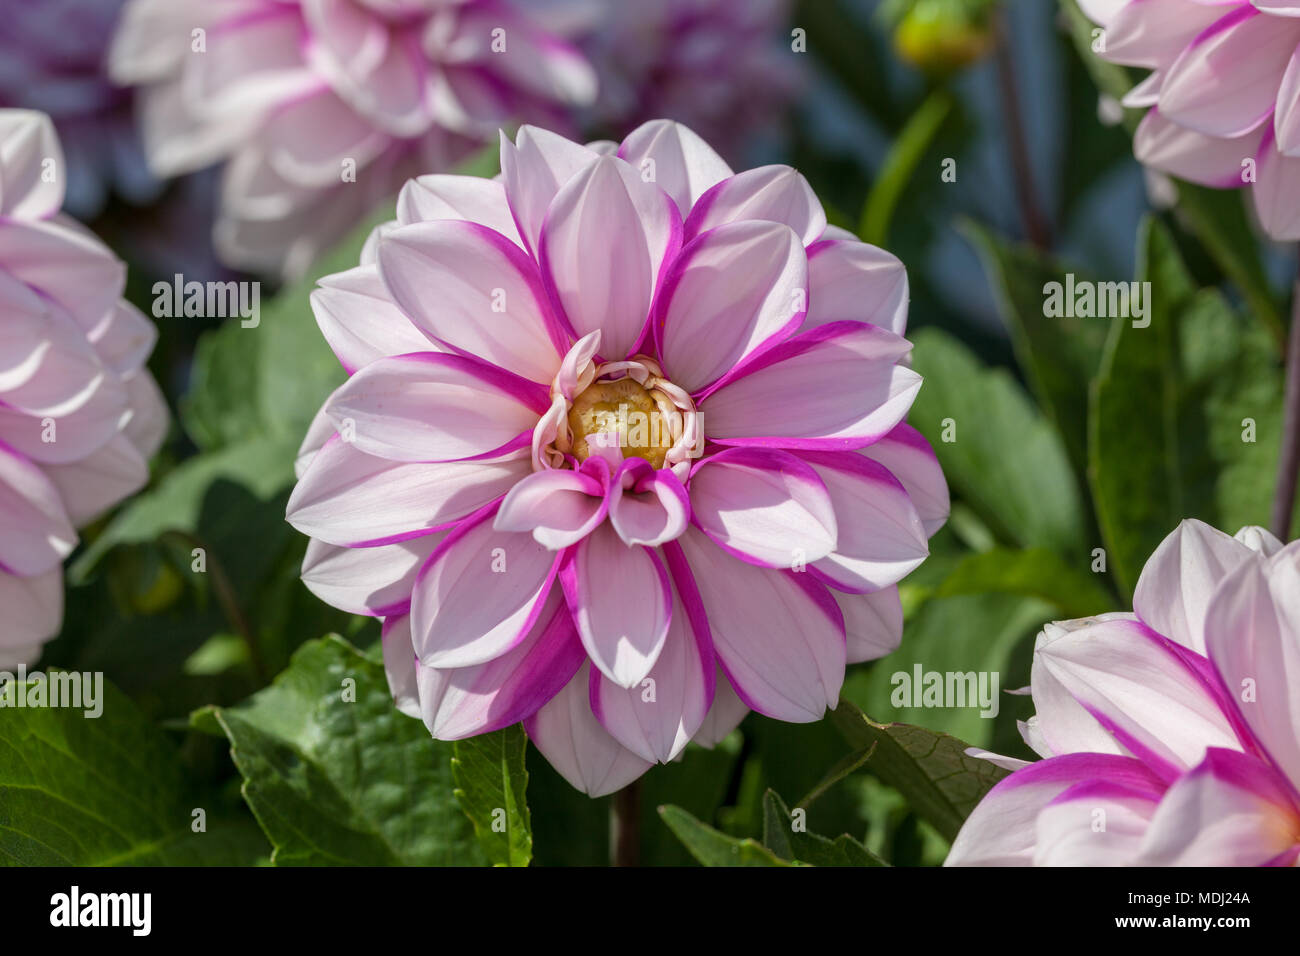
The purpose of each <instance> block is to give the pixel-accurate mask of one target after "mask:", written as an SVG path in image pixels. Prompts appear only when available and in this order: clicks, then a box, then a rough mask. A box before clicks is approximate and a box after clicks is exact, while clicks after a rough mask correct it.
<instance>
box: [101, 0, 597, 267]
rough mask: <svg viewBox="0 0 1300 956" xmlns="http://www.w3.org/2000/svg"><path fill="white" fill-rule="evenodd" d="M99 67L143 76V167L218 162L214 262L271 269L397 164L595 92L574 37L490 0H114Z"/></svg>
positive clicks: (379, 196) (549, 113)
mask: <svg viewBox="0 0 1300 956" xmlns="http://www.w3.org/2000/svg"><path fill="white" fill-rule="evenodd" d="M111 71H112V75H113V77H114V78H115V79H116V80H118V81H119V82H121V83H124V84H135V85H139V86H141V87H142V90H141V93H140V95H141V116H142V124H143V131H144V141H145V149H146V152H147V155H148V158H149V163H150V166H151V168H152V169H153V170H154V172H155V173H156V174H157V175H159V176H175V175H178V174H181V173H187V172H194V171H196V170H200V169H203V168H205V167H208V166H211V165H214V164H216V163H219V162H224V163H226V165H225V168H224V172H223V179H222V194H221V205H220V212H219V218H218V221H217V224H216V232H215V241H216V245H217V249H218V252H219V254H220V256H221V258H222V260H223V261H224V262H225V263H226V264H228V265H231V266H234V267H237V268H243V269H247V270H250V271H254V272H259V273H263V274H268V275H283V276H287V277H293V276H298V275H301V274H302V273H304V272H305V271H306V270H307V268H308V267H309V266H310V265H311V264H312V262H313V261H314V260H315V259H316V257H317V256H318V255H319V254H320V253H321V251H322V250H324V249H328V248H329V247H330V246H332V245H333V244H334V243H335V242H337V241H338V240H339V239H341V238H342V237H343V236H345V235H346V234H347V233H348V232H349V231H350V230H351V229H353V228H354V227H356V226H357V225H358V224H359V223H360V222H361V221H362V220H363V219H364V218H365V217H366V216H367V215H369V214H370V213H371V212H373V211H374V209H375V208H376V207H377V206H378V205H379V204H380V203H382V202H383V201H384V200H386V199H388V198H390V197H391V196H392V195H393V194H395V193H396V191H397V189H398V188H399V187H400V186H401V184H402V183H403V182H405V181H406V180H407V179H409V178H411V177H413V176H416V175H419V174H421V173H427V172H432V171H439V170H446V169H449V168H451V167H452V166H454V165H455V164H456V163H458V162H460V161H462V160H464V159H466V158H467V157H468V156H470V155H471V154H472V153H473V152H474V151H475V150H476V149H477V148H478V147H480V146H482V145H483V144H484V143H487V142H490V141H492V139H493V138H494V137H495V135H496V133H497V130H498V129H499V128H500V126H501V125H502V124H504V123H507V122H510V121H517V120H519V119H529V118H531V119H538V120H542V121H551V122H563V118H564V112H563V109H564V108H566V107H572V106H575V105H581V104H583V103H586V102H590V101H591V99H592V98H593V97H594V96H595V92H596V81H595V77H594V76H592V74H591V71H590V68H589V67H588V66H587V64H586V62H585V60H584V59H583V58H582V57H581V56H580V55H579V54H578V53H577V52H576V51H574V50H572V49H571V48H569V47H568V46H567V44H565V43H564V42H563V41H562V40H561V39H560V38H559V37H557V36H554V35H551V34H549V33H546V32H544V31H543V30H541V29H539V28H538V27H537V26H536V25H535V24H533V23H532V22H531V21H529V20H528V19H527V18H526V17H525V16H523V15H521V14H519V13H518V12H515V11H514V10H512V9H511V8H509V7H507V6H505V5H504V4H503V3H501V2H497V0H466V2H463V3H454V4H444V3H429V2H423V0H416V2H411V3H392V2H378V0H304V2H303V3H301V4H296V3H295V4H286V3H281V2H278V0H204V2H200V0H130V2H129V3H128V4H127V6H126V8H125V11H124V14H123V17H122V20H121V24H120V27H119V29H118V32H117V34H116V36H115V38H114V45H113V51H112V57H111Z"/></svg>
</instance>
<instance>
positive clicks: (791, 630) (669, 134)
mask: <svg viewBox="0 0 1300 956" xmlns="http://www.w3.org/2000/svg"><path fill="white" fill-rule="evenodd" d="M501 168H502V170H503V172H502V175H501V176H500V177H499V178H498V179H497V180H495V181H490V180H483V179H473V178H467V177H458V176H438V175H433V176H424V177H421V178H419V179H417V180H414V181H412V182H410V183H408V184H407V185H406V187H405V188H404V189H403V190H402V193H401V195H400V197H399V200H398V207H397V210H398V219H397V221H396V222H395V223H392V224H389V225H386V226H381V227H380V228H379V229H378V230H376V233H375V235H374V236H373V237H372V240H371V242H370V243H369V244H368V245H367V247H366V249H365V251H364V252H363V254H362V264H361V266H360V267H359V268H356V269H353V270H351V271H348V272H344V273H341V274H339V275H335V276H331V277H328V278H326V279H323V280H322V281H321V283H320V285H321V287H320V288H319V289H318V290H317V291H316V292H315V293H314V294H313V297H312V304H313V306H314V308H315V313H316V318H317V321H318V322H319V324H320V327H321V331H322V332H323V333H324V335H325V338H326V339H327V340H328V341H329V343H330V345H331V346H332V347H333V349H334V352H335V354H336V355H337V356H338V358H339V361H340V362H341V363H342V365H343V366H344V368H345V369H346V370H347V371H348V372H349V373H350V377H349V379H348V380H347V382H346V383H344V384H343V385H342V386H341V387H340V388H339V389H338V390H337V391H336V392H335V393H334V394H333V395H332V396H331V397H330V398H329V400H328V401H327V402H326V403H325V406H324V407H323V409H322V411H321V413H320V414H319V415H318V417H317V419H316V421H315V423H314V424H313V426H312V428H311V429H310V432H309V434H308V436H307V439H306V441H305V442H304V446H303V451H302V457H301V460H300V463H299V464H300V476H301V477H300V481H299V483H298V485H297V487H296V488H295V489H294V492H293V495H292V496H291V498H290V500H289V505H288V519H289V521H290V522H291V523H292V524H293V525H294V526H295V527H297V528H298V529H299V530H301V531H302V532H304V533H305V534H307V535H309V536H310V537H311V539H312V540H311V542H310V544H309V546H308V550H307V556H306V560H305V562H304V564H303V580H304V582H305V583H306V585H307V586H308V587H309V588H310V589H311V590H312V591H314V592H315V593H316V594H317V595H318V596H320V597H321V598H323V599H324V600H325V601H327V602H329V603H330V604H333V605H335V606H336V607H339V608H342V609H344V610H347V611H351V612H354V613H360V614H371V615H376V616H379V617H382V618H383V619H384V625H383V650H384V659H385V664H386V667H387V670H388V674H389V680H390V683H391V686H392V690H393V693H394V696H395V698H396V701H397V704H398V706H400V707H401V708H402V709H403V710H405V711H406V712H408V713H410V714H412V715H417V716H420V717H422V718H423V719H424V721H425V723H426V724H427V725H428V727H429V730H430V732H431V733H432V734H433V735H434V736H435V737H437V738H439V739H457V738H462V737H468V736H472V735H475V734H481V733H486V732H489V731H492V730H496V729H498V728H501V727H505V726H508V725H510V724H514V723H517V722H519V721H525V724H526V727H527V730H528V733H529V735H530V737H531V738H532V740H533V742H534V743H535V744H536V745H537V747H538V748H539V749H540V750H541V752H542V753H543V754H544V755H545V756H546V757H547V758H548V759H549V760H550V761H551V763H552V764H553V765H554V766H555V767H556V768H557V769H558V770H559V772H560V773H562V774H563V775H564V776H565V777H566V778H567V779H568V780H569V781H570V782H571V783H572V784H573V785H574V786H575V787H578V788H579V789H581V790H583V791H585V792H587V793H590V794H592V795H599V794H604V793H608V792H611V791H613V790H616V789H618V788H620V787H622V786H624V785H625V784H627V783H628V782H629V781H631V780H633V779H635V778H636V777H637V776H639V775H640V774H641V773H643V772H644V771H645V770H646V769H647V768H648V767H650V766H651V765H652V764H653V763H654V762H656V761H667V760H671V759H673V758H674V757H676V756H677V755H678V754H679V753H680V752H681V750H682V748H683V747H684V746H685V745H686V743H687V742H688V741H689V740H691V739H692V738H694V739H696V740H699V741H701V742H704V743H711V742H713V741H716V740H718V739H720V738H721V737H723V736H725V735H726V734H727V733H728V732H729V731H730V730H731V729H732V728H734V727H735V725H736V724H737V723H738V722H739V721H740V719H741V717H743V716H744V714H745V712H746V710H747V709H748V708H752V709H754V710H756V711H758V712H760V713H763V714H766V715H768V716H770V717H775V718H777V719H780V720H787V721H813V720H816V719H818V718H819V717H821V716H822V715H823V713H824V712H825V710H826V708H827V707H828V706H833V705H834V704H835V703H836V700H837V697H838V694H839V689H840V684H841V681H842V679H843V676H844V668H845V664H846V662H848V661H857V660H865V659H868V658H873V657H878V656H881V655H883V654H885V653H887V652H888V651H890V650H891V649H892V648H893V647H894V646H896V644H897V641H898V638H899V632H900V628H901V622H902V612H901V608H900V606H899V600H898V593H897V589H896V588H895V587H894V584H895V583H896V582H897V581H898V580H899V579H900V578H902V577H903V575H905V574H907V573H908V571H910V570H911V569H912V568H914V567H916V565H917V564H919V563H920V562H921V561H922V560H923V559H924V557H925V556H926V553H927V543H926V538H927V535H928V534H931V533H933V532H934V531H935V530H936V529H937V528H938V527H939V526H940V525H941V524H942V523H943V521H944V519H945V517H946V515H947V508H948V495H947V488H946V485H945V483H944V480H943V476H942V474H941V472H940V470H939V467H938V464H937V462H936V460H935V458H934V454H933V452H932V451H931V449H930V448H929V446H928V445H927V444H926V442H925V440H924V439H923V438H922V437H921V436H920V435H919V434H918V433H917V432H916V431H915V430H913V429H912V428H910V427H909V426H908V425H906V424H905V423H904V421H903V418H904V416H905V415H906V413H907V410H908V408H909V406H910V405H911V402H912V399H913V396H914V395H915V394H916V391H917V389H918V388H919V387H920V384H921V382H920V378H919V376H917V375H916V373H914V372H913V371H911V370H910V369H909V368H907V367H906V366H905V365H904V364H903V360H904V358H905V356H906V355H907V354H908V351H909V349H910V345H909V343H908V342H907V341H906V340H905V339H904V338H903V337H902V332H903V330H904V325H905V322H906V315H907V279H906V275H905V273H904V270H903V267H902V265H901V263H899V261H898V260H897V259H895V258H894V257H893V256H891V255H889V254H888V253H886V252H883V251H881V250H879V249H876V248H874V247H872V246H869V245H866V244H864V243H862V242H859V241H857V240H856V239H854V238H853V237H852V236H850V235H849V234H848V233H845V232H843V231H842V230H838V229H835V228H833V227H828V226H827V224H826V217H825V214H824V213H823V211H822V208H821V206H820V204H819V203H818V201H817V199H816V197H815V196H814V195H813V193H812V190H811V189H810V188H809V186H808V184H807V182H806V181H805V180H804V179H803V177H802V176H800V175H799V174H798V173H797V172H795V171H794V170H792V169H790V168H788V167H785V166H769V167H763V168H758V169H752V170H749V171H748V172H742V173H739V174H733V172H732V171H731V169H729V168H728V167H727V165H726V164H725V163H724V162H723V161H722V160H721V159H720V158H719V157H718V156H717V154H716V153H714V152H713V151H712V150H711V149H710V148H709V147H708V146H707V145H706V144H705V143H704V142H703V141H702V140H701V139H700V138H699V137H698V136H696V135H695V134H694V133H693V132H691V131H690V130H689V129H687V128H685V127H683V126H679V125H677V124H675V123H671V122H667V121H656V122H651V123H648V124H646V125H644V126H641V127H640V128H638V129H637V130H636V131H634V132H633V133H632V134H631V135H630V136H628V137H627V139H625V140H624V141H623V142H622V143H621V144H619V145H617V146H615V144H612V143H605V144H593V145H591V146H583V145H580V144H577V143H573V142H570V141H569V140H566V139H564V138H562V137H560V136H558V135H556V134H554V133H549V132H546V131H544V130H540V129H536V128H533V127H529V126H525V127H522V128H521V129H520V131H519V134H518V138H517V140H516V141H515V142H513V143H512V142H510V141H509V140H508V139H506V138H505V137H502V143H501Z"/></svg>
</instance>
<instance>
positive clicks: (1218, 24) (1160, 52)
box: [1080, 0, 1300, 240]
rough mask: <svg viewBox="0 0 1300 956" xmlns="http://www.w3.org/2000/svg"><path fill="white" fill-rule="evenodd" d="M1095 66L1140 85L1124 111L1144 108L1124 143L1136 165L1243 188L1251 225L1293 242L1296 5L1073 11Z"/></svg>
mask: <svg viewBox="0 0 1300 956" xmlns="http://www.w3.org/2000/svg"><path fill="white" fill-rule="evenodd" d="M1080 6H1081V7H1082V8H1083V10H1084V12H1085V13H1086V14H1087V15H1088V16H1089V17H1090V18H1091V19H1092V20H1093V21H1094V22H1096V23H1099V24H1101V25H1102V26H1103V27H1104V28H1105V47H1106V48H1105V51H1104V52H1102V53H1100V54H1099V55H1101V56H1102V57H1103V58H1105V59H1107V60H1110V61H1111V62H1114V63H1121V64H1124V65H1128V66H1136V67H1144V68H1146V69H1149V70H1151V74H1150V75H1149V76H1148V77H1147V78H1146V79H1145V80H1143V81H1142V82H1141V83H1140V84H1138V85H1137V86H1135V87H1134V88H1133V89H1132V90H1131V91H1130V92H1129V94H1128V96H1127V97H1126V98H1125V100H1124V104H1125V105H1126V106H1129V107H1134V108H1146V107H1149V108H1150V109H1149V110H1148V112H1147V114H1146V116H1145V117H1144V118H1143V120H1142V123H1141V125H1139V126H1138V129H1137V132H1136V134H1135V135H1134V138H1133V149H1134V152H1135V153H1136V155H1137V158H1138V159H1139V160H1140V161H1141V162H1143V163H1145V164H1146V165H1148V166H1150V167H1152V168H1154V169H1158V170H1161V171H1163V172H1166V173H1170V174H1172V175H1174V176H1178V177H1180V178H1182V179H1186V180H1189V181H1190V182H1194V183H1201V184H1202V185H1206V186H1213V187H1215V188H1219V189H1230V188H1234V187H1238V186H1242V185H1246V184H1253V185H1252V188H1251V196H1252V198H1253V199H1254V205H1255V210H1256V212H1257V213H1258V216H1259V220H1260V224H1261V225H1262V226H1263V227H1264V229H1265V231H1267V232H1268V234H1269V235H1270V236H1272V237H1273V238H1274V239H1279V240H1291V239H1300V95H1297V94H1298V93H1300V53H1297V50H1298V49H1300V2H1295V0H1080Z"/></svg>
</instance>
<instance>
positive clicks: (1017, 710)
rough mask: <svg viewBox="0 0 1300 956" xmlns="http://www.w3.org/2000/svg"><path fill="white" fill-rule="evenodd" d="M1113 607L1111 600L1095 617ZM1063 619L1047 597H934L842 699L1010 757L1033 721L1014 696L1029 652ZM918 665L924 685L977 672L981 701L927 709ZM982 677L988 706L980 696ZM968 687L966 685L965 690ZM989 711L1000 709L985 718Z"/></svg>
mask: <svg viewBox="0 0 1300 956" xmlns="http://www.w3.org/2000/svg"><path fill="white" fill-rule="evenodd" d="M1110 606H1112V604H1111V602H1110V601H1107V602H1106V603H1105V604H1102V605H1099V606H1098V607H1097V608H1095V609H1094V611H1093V613H1099V612H1100V611H1102V610H1105V609H1106V608H1107V607H1110ZM1062 616H1063V615H1062V614H1061V613H1060V612H1059V611H1057V610H1056V609H1055V608H1054V607H1053V606H1052V605H1050V604H1047V603H1046V602H1044V601H1042V600H1039V599H1036V598H1030V597H1023V596H1021V595H1017V594H996V593H988V592H985V593H979V594H962V595H953V596H951V597H944V598H936V597H931V598H930V599H929V600H927V601H925V603H923V604H922V605H921V606H920V608H919V609H918V610H917V611H916V612H915V614H914V615H913V616H912V617H911V618H909V619H908V620H907V622H906V624H905V625H904V628H903V640H902V643H901V644H900V645H899V647H898V649H897V650H896V651H894V652H893V653H892V654H890V655H888V656H887V657H885V658H882V659H881V660H880V661H878V662H876V663H875V664H873V665H872V666H871V667H869V668H866V669H863V670H858V671H853V672H851V673H850V674H849V677H848V679H847V680H846V682H845V685H844V688H843V690H842V691H841V693H840V698H841V700H848V701H851V702H853V703H855V704H857V705H859V706H861V707H866V708H869V709H870V710H872V712H873V713H875V714H876V715H877V717H879V719H880V720H882V721H883V720H886V719H888V720H894V721H902V722H904V723H914V724H922V725H924V726H926V727H929V728H931V729H932V730H935V731H940V732H943V733H948V734H952V735H953V736H955V737H959V738H960V739H962V740H964V741H966V742H967V743H968V744H971V745H973V746H977V747H985V748H988V749H990V750H997V751H998V752H1001V753H1006V752H1007V749H1008V747H1009V748H1010V749H1012V750H1014V749H1016V747H1017V745H1019V746H1023V744H1022V743H1021V740H1020V735H1019V733H1018V731H1017V730H1016V724H1015V721H1016V719H1017V718H1027V717H1028V716H1029V714H1028V713H1024V712H1023V708H1024V707H1025V706H1027V704H1028V698H1025V697H1017V696H1015V695H1009V694H1007V693H1006V691H1008V690H1013V689H1015V688H1017V687H1022V686H1024V685H1025V684H1028V683H1029V663H1030V662H1029V660H1028V658H1027V657H1026V655H1025V654H1024V653H1023V649H1024V648H1025V646H1026V645H1030V644H1032V641H1033V639H1034V636H1035V635H1036V634H1037V633H1038V631H1039V630H1040V629H1041V628H1042V626H1043V624H1044V623H1046V622H1047V621H1050V620H1052V619H1053V618H1060V617H1062ZM918 667H919V668H920V669H921V673H922V680H923V679H924V675H925V674H928V673H931V672H937V673H940V674H948V673H954V674H963V675H966V674H973V675H974V677H975V680H976V687H975V693H974V695H973V699H969V698H968V699H966V700H958V699H955V698H954V699H951V700H945V701H943V703H944V704H947V705H950V706H941V707H940V706H934V704H935V702H934V701H931V702H929V703H930V706H925V701H924V697H922V698H921V703H920V704H918V703H916V702H915V697H913V696H911V695H912V694H920V693H921V691H922V690H923V688H924V684H922V686H921V687H920V688H917V686H916V685H917V683H918V679H917V676H916V671H917V668H918ZM899 674H902V675H905V677H906V681H907V683H905V682H904V679H903V678H899V679H898V680H897V681H896V680H895V675H899ZM984 675H988V676H987V677H985V676H984ZM994 677H996V678H997V682H998V683H997V687H996V688H995V687H994V686H993V679H994ZM981 678H983V681H984V685H983V690H984V692H985V693H986V694H987V697H986V698H985V701H987V706H986V705H985V703H984V702H982V701H981V700H980V699H979V697H980V693H979V692H980V685H979V682H980V680H981ZM968 684H969V682H965V683H964V684H963V693H965V690H966V686H967V685H968ZM955 689H956V688H954V690H955ZM904 692H909V693H908V695H906V696H905V695H904ZM988 711H996V712H995V713H992V714H989V716H984V714H985V713H987V712H988ZM867 767H868V769H870V767H871V762H870V761H869V762H868V764H867ZM786 792H787V793H793V792H795V791H792V790H789V789H787V791H786Z"/></svg>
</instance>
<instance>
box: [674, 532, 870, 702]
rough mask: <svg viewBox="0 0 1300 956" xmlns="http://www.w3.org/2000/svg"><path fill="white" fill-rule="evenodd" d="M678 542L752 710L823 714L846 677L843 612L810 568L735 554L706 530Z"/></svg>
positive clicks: (719, 647) (720, 649) (717, 646)
mask: <svg viewBox="0 0 1300 956" xmlns="http://www.w3.org/2000/svg"><path fill="white" fill-rule="evenodd" d="M677 545H680V546H681V549H682V551H683V553H684V555H685V558H686V560H687V562H688V563H689V565H690V569H691V572H692V573H693V576H694V579H695V583H696V586H697V587H698V588H699V592H700V597H701V599H702V600H703V602H704V607H705V610H706V612H707V613H708V617H709V630H710V632H711V634H712V637H713V646H714V650H715V651H716V653H717V655H718V660H719V662H720V663H721V664H722V667H723V669H724V670H725V672H726V674H727V676H728V678H729V679H730V680H731V683H732V686H734V687H735V688H736V691H737V693H738V694H739V695H740V697H741V699H742V700H744V701H745V703H746V704H747V705H748V706H749V707H750V708H751V709H753V710H756V711H758V712H759V713H761V714H765V715H767V716H769V717H774V718H776V719H777V720H788V721H791V722H793V723H810V722H812V721H815V720H820V719H821V718H822V717H823V716H824V715H825V713H826V709H827V708H828V707H834V706H835V704H836V701H838V699H839V693H840V685H841V684H842V683H843V681H844V664H845V653H846V652H845V638H844V619H843V617H842V616H841V615H840V612H839V609H838V608H837V607H836V605H835V602H834V600H833V599H832V598H831V597H830V594H829V592H827V590H826V589H825V588H823V587H822V586H821V585H820V584H818V583H817V582H815V581H813V580H811V579H810V578H809V577H808V575H807V574H806V573H805V574H802V575H800V574H795V573H793V572H789V571H775V570H769V569H767V568H759V567H755V566H754V565H751V564H745V563H744V562H742V561H737V560H736V559H735V558H733V557H731V556H730V555H728V554H727V553H726V552H724V551H723V550H722V549H721V548H719V547H718V546H717V545H715V544H713V543H712V542H711V541H710V540H709V539H708V538H707V537H706V536H705V535H704V533H703V532H701V531H699V530H697V529H695V528H688V529H687V530H686V533H685V534H683V535H682V536H681V537H680V538H679V539H678V540H677V541H676V542H674V543H673V544H672V545H670V546H669V547H673V546H677Z"/></svg>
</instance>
